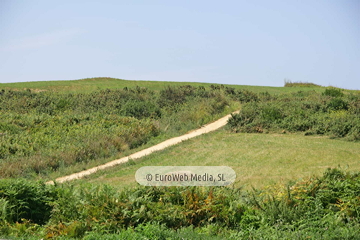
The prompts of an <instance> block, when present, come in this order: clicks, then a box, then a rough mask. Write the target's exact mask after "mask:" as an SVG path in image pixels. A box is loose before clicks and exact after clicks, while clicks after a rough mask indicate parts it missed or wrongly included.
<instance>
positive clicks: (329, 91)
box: [322, 88, 344, 97]
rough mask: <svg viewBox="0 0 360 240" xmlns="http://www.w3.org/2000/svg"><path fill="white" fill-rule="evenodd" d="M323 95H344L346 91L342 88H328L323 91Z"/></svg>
mask: <svg viewBox="0 0 360 240" xmlns="http://www.w3.org/2000/svg"><path fill="white" fill-rule="evenodd" d="M322 95H323V96H330V97H343V96H344V93H343V92H342V91H341V90H340V89H336V88H327V89H325V91H324V92H323V93H322Z"/></svg>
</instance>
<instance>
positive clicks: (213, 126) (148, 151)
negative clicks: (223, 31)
mask: <svg viewBox="0 0 360 240" xmlns="http://www.w3.org/2000/svg"><path fill="white" fill-rule="evenodd" d="M238 112H239V111H236V112H233V113H238ZM230 116H231V114H229V115H226V116H225V117H222V118H220V119H219V120H217V121H215V122H212V123H209V124H207V125H204V126H203V127H201V128H199V129H196V130H194V131H191V132H189V133H187V134H184V135H182V136H179V137H174V138H170V139H168V140H166V141H164V142H162V143H159V144H157V145H155V146H152V147H149V148H146V149H144V150H141V151H139V152H136V153H133V154H131V155H129V156H127V157H123V158H120V159H116V160H113V161H111V162H108V163H105V164H103V165H100V166H97V167H93V168H90V169H87V170H84V171H81V172H78V173H74V174H71V175H68V176H64V177H59V178H57V179H56V180H55V181H56V182H58V183H62V182H66V181H71V180H74V179H79V178H83V177H85V176H88V175H90V174H92V173H95V172H97V171H99V170H102V169H105V168H109V167H113V166H116V165H119V164H123V163H126V162H127V161H129V159H137V158H141V157H144V156H146V155H149V154H151V153H152V152H156V151H160V150H163V149H165V148H167V147H170V146H172V145H175V144H178V143H180V142H182V141H185V140H188V139H190V138H194V137H196V136H199V135H201V134H204V133H208V132H211V131H215V130H217V129H219V128H221V127H223V126H225V125H226V123H227V120H228V119H229V117H230ZM47 184H54V182H53V181H49V182H47Z"/></svg>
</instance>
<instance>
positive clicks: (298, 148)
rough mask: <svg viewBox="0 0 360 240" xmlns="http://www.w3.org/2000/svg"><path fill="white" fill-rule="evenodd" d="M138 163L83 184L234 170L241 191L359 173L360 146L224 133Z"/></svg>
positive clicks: (121, 184) (100, 174)
mask: <svg viewBox="0 0 360 240" xmlns="http://www.w3.org/2000/svg"><path fill="white" fill-rule="evenodd" d="M133 164H134V165H131V164H126V165H123V166H118V167H115V168H113V169H109V170H103V171H100V172H98V173H96V174H94V175H91V176H89V177H88V178H86V179H83V180H78V181H79V182H82V181H86V182H92V183H96V184H102V183H108V184H111V185H113V186H115V187H117V188H123V187H130V186H135V185H137V182H136V181H135V172H136V170H137V169H139V168H140V167H142V166H230V167H232V168H233V169H234V170H235V172H236V174H237V181H236V185H237V186H244V187H245V188H249V187H251V186H254V187H264V186H265V185H269V184H273V183H284V184H285V183H287V181H289V180H298V179H300V178H306V177H310V176H313V175H320V174H321V173H323V172H324V170H325V169H326V168H334V167H338V166H340V167H341V168H343V169H347V170H357V171H358V170H359V169H360V143H358V142H346V141H341V140H333V139H329V138H326V137H319V136H303V135H301V134H249V133H238V134H233V133H229V132H228V131H227V130H225V129H221V130H218V131H216V132H213V133H209V134H206V135H202V136H199V137H197V138H195V139H191V140H188V141H186V142H183V143H181V144H179V145H177V146H172V147H170V148H168V149H165V150H164V151H161V152H156V153H153V154H151V155H149V156H146V157H144V158H142V159H139V160H134V163H133Z"/></svg>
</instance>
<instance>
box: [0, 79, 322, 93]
mask: <svg viewBox="0 0 360 240" xmlns="http://www.w3.org/2000/svg"><path fill="white" fill-rule="evenodd" d="M169 85H171V86H182V85H191V86H210V85H212V84H211V83H193V82H160V81H133V80H123V79H116V78H86V79H80V80H71V81H39V82H19V83H0V89H13V90H23V89H27V88H28V89H32V90H35V91H44V90H45V91H61V92H62V91H63V92H91V91H94V90H98V89H106V88H109V89H115V88H124V87H128V88H133V87H136V86H140V87H147V88H149V89H151V90H159V89H162V88H164V87H166V86H169ZM214 85H215V84H214ZM226 86H229V87H234V88H236V89H246V90H249V91H253V92H265V91H268V92H269V93H285V92H296V91H299V90H302V91H310V90H314V91H317V92H320V91H323V89H324V87H287V88H284V87H264V86H248V85H229V84H226Z"/></svg>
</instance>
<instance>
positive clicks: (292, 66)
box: [0, 0, 360, 90]
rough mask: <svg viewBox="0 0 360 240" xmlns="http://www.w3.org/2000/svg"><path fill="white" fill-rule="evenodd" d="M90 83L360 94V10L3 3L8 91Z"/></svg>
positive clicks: (139, 0)
mask: <svg viewBox="0 0 360 240" xmlns="http://www.w3.org/2000/svg"><path fill="white" fill-rule="evenodd" d="M90 77H113V78H121V79H128V80H156V81H178V82H207V83H222V84H237V85H259V86H283V85H284V80H285V79H287V80H290V81H292V82H312V83H315V84H319V85H322V86H335V87H341V88H346V89H357V90H360V1H359V0H336V1H335V0H317V1H313V0H310V1H308V0H304V1H296V0H291V1H289V0H287V1H280V0H272V1H261V0H258V1H256V0H254V1H243V0H223V1H212V0H206V1H203V0H191V1H190V0H181V1H175V0H173V1H171V0H164V1H158V0H151V1H150V0H133V1H122V0H114V1H111V0H104V1H91V0H86V1H82V0H77V1H73V0H71V1H69V0H61V1H48V0H45V1H40V0H26V1H21V0H0V83H8V82H25V81H49V80H75V79H83V78H90Z"/></svg>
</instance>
